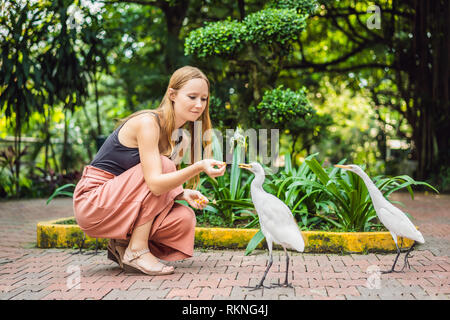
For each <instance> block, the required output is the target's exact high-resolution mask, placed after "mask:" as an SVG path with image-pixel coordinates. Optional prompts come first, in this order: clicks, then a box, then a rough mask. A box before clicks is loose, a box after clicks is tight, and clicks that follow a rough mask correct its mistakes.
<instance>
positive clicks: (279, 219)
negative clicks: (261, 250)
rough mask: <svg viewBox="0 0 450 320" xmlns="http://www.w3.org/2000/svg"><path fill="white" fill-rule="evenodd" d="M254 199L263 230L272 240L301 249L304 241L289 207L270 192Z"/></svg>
mask: <svg viewBox="0 0 450 320" xmlns="http://www.w3.org/2000/svg"><path fill="white" fill-rule="evenodd" d="M258 200H259V201H257V202H258V203H256V202H255V201H254V205H255V208H256V210H257V212H258V215H259V217H260V218H259V219H260V224H261V228H262V229H263V232H265V233H267V232H268V233H270V235H271V237H272V238H273V240H274V241H275V242H276V243H278V244H281V245H285V246H290V247H292V248H294V249H296V250H298V251H301V252H302V251H303V249H304V246H305V245H304V241H303V237H302V235H301V233H300V230H299V228H298V225H297V223H296V222H295V219H294V217H293V216H292V213H291V210H290V209H289V207H288V206H287V205H286V204H285V203H284V202H283V201H281V200H280V199H278V198H277V197H275V196H274V195H271V194H265V195H264V197H261V198H259V199H258Z"/></svg>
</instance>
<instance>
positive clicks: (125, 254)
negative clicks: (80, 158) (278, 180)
mask: <svg viewBox="0 0 450 320" xmlns="http://www.w3.org/2000/svg"><path fill="white" fill-rule="evenodd" d="M197 120H201V121H202V131H203V132H205V131H206V133H207V130H209V129H211V120H210V118H209V81H208V79H207V77H206V76H205V75H204V74H203V73H202V72H201V71H200V70H199V69H197V68H194V67H190V66H186V67H183V68H180V69H178V70H176V71H175V72H174V74H173V75H172V77H171V78H170V81H169V85H168V88H167V90H166V93H165V95H164V97H163V99H162V102H161V104H160V106H159V107H158V108H157V109H155V110H143V111H139V112H136V113H134V114H132V115H130V116H129V117H127V118H125V119H123V120H121V121H120V122H119V125H118V128H117V129H116V130H115V131H114V132H113V133H112V134H111V135H110V136H109V137H108V139H106V141H105V142H104V144H103V145H102V147H101V148H100V150H99V151H98V153H97V155H96V156H95V158H94V160H93V161H92V162H91V163H90V164H89V165H87V166H86V167H85V168H84V171H83V175H82V178H81V180H80V181H79V182H78V184H77V186H76V188H75V192H74V197H73V199H74V200H73V201H74V212H75V218H76V220H77V223H78V225H79V226H80V228H81V229H82V230H83V231H84V232H85V233H86V234H87V235H89V236H91V237H96V238H100V237H102V238H109V239H111V240H110V241H109V244H108V258H110V259H112V260H114V261H116V262H117V263H118V264H119V265H120V266H121V267H122V268H123V269H124V270H125V271H139V272H143V273H145V274H149V275H163V274H170V273H173V272H174V268H173V267H172V266H167V265H165V264H163V263H161V262H160V261H159V260H158V259H161V260H167V261H173V260H180V259H185V258H189V257H192V255H193V251H194V233H195V223H196V219H195V214H194V211H193V210H192V209H191V208H189V207H187V206H184V205H181V204H179V203H175V202H174V201H175V200H177V199H180V200H186V201H187V202H188V203H189V204H190V205H191V206H192V207H194V208H198V209H202V208H204V207H205V206H206V205H207V203H208V200H207V199H206V197H205V196H204V195H202V194H201V193H200V192H198V191H196V190H193V189H195V187H196V185H198V182H199V174H200V173H201V172H205V173H206V174H208V175H209V176H210V177H218V176H222V175H223V174H224V173H225V170H226V163H224V162H221V161H216V160H213V159H203V160H200V161H197V162H195V163H193V164H192V165H190V166H188V167H186V168H184V169H181V170H180V169H179V168H178V170H177V168H176V165H175V163H174V161H173V160H172V159H171V158H173V157H174V148H175V143H174V141H172V133H173V132H174V131H175V130H179V129H180V128H182V127H183V126H185V125H186V127H188V129H189V130H190V136H191V137H194V134H193V128H194V121H197ZM193 143H194V141H192V142H191V146H193ZM204 144H205V143H204ZM191 150H194V149H193V148H192V147H191ZM207 150H208V149H207ZM206 158H210V155H209V156H208V155H207V156H206ZM191 159H193V155H192V154H191ZM185 182H188V186H191V188H192V189H183V187H182V185H183V183H185Z"/></svg>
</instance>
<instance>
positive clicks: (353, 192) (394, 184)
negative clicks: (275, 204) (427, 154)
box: [299, 158, 437, 232]
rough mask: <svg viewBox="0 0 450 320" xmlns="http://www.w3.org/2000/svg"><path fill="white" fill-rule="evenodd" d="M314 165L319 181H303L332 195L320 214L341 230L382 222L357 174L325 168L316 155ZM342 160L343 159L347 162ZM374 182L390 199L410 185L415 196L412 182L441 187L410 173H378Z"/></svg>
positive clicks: (363, 228)
mask: <svg viewBox="0 0 450 320" xmlns="http://www.w3.org/2000/svg"><path fill="white" fill-rule="evenodd" d="M305 162H306V163H307V165H308V166H309V167H310V169H311V170H312V171H313V172H314V174H315V175H316V176H317V178H318V181H317V182H311V181H307V180H303V181H299V183H301V184H303V185H305V186H311V187H314V188H316V189H318V190H320V193H322V194H323V195H324V196H325V197H326V198H328V200H329V201H328V202H327V203H328V206H327V207H322V208H321V209H322V210H321V212H320V213H317V215H318V216H320V217H321V218H323V219H324V220H326V221H328V222H329V223H330V224H332V225H334V226H335V227H336V228H338V229H339V230H341V231H355V232H358V231H370V230H371V228H372V227H376V226H379V224H376V223H373V220H375V219H376V218H377V216H376V212H375V210H374V208H373V205H372V201H371V199H370V195H369V193H368V191H367V188H366V186H365V184H364V182H363V181H362V179H361V178H359V177H358V176H357V175H355V174H353V173H347V172H341V171H340V170H339V169H338V168H328V169H324V168H323V167H322V166H321V165H320V164H319V162H318V161H317V160H316V159H315V158H311V159H308V160H305ZM343 162H344V160H343V161H341V162H340V163H343ZM373 180H374V183H375V185H376V186H377V188H378V189H380V191H381V192H382V193H383V195H384V196H385V197H386V199H388V200H389V198H388V196H389V195H390V194H391V193H392V192H394V191H397V190H400V189H403V188H407V190H408V191H409V193H410V194H411V197H412V198H414V193H413V190H412V188H411V186H412V185H425V186H427V187H429V188H431V189H432V190H434V191H436V192H437V190H436V189H435V188H434V187H432V186H431V185H429V184H428V183H426V182H421V181H415V180H414V179H412V178H411V177H409V176H407V175H402V176H396V177H383V176H377V177H375V178H374V179H373Z"/></svg>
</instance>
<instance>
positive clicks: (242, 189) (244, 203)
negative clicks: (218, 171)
mask: <svg viewBox="0 0 450 320" xmlns="http://www.w3.org/2000/svg"><path fill="white" fill-rule="evenodd" d="M236 132H237V134H236V135H235V137H236V139H235V140H234V141H235V142H236V144H235V145H233V162H232V164H231V169H230V173H228V171H227V172H226V173H225V174H224V175H223V176H222V177H218V178H217V179H213V178H210V177H209V176H206V177H205V178H203V179H202V183H201V185H202V190H201V191H202V192H204V193H206V194H211V197H212V198H213V199H214V201H212V202H210V203H209V205H208V206H206V208H205V209H204V210H206V211H207V212H209V213H212V214H215V215H218V214H220V215H222V216H223V218H224V221H225V222H226V224H227V225H228V226H233V223H234V221H235V220H243V219H249V217H250V218H253V219H254V218H255V217H256V215H255V214H254V212H253V210H254V206H253V204H252V203H251V201H250V199H249V198H250V196H249V193H250V183H251V181H252V179H248V180H247V181H246V182H245V183H243V184H241V181H242V170H241V169H240V168H239V166H238V165H239V161H240V159H241V157H242V156H243V152H245V141H243V140H242V136H241V135H240V133H239V132H238V131H236ZM233 144H234V142H233ZM212 148H213V154H214V157H215V158H216V159H220V160H221V161H222V159H223V154H222V150H221V146H220V144H219V142H218V140H217V137H215V135H213V145H212ZM211 191H212V192H211ZM249 226H251V223H249V224H248V225H246V226H245V227H249Z"/></svg>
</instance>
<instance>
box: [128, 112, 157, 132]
mask: <svg viewBox="0 0 450 320" xmlns="http://www.w3.org/2000/svg"><path fill="white" fill-rule="evenodd" d="M130 121H132V123H130V124H131V126H132V127H133V129H134V130H133V131H138V130H141V129H143V128H149V127H150V128H151V129H154V130H156V129H158V130H159V123H158V120H157V118H156V115H155V114H152V113H150V112H148V113H143V114H140V115H138V116H136V117H134V118H132V119H130Z"/></svg>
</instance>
